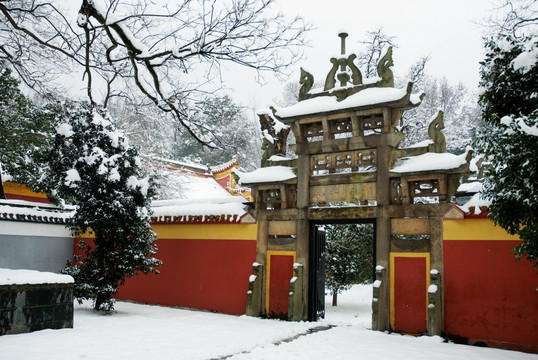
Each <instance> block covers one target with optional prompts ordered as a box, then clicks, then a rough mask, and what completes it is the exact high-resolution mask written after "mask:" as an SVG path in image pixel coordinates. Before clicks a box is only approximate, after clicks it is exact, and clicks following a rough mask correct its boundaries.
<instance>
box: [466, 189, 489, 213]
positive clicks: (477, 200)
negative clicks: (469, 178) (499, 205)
mask: <svg viewBox="0 0 538 360" xmlns="http://www.w3.org/2000/svg"><path fill="white" fill-rule="evenodd" d="M490 205H491V200H487V199H484V198H482V197H481V196H480V193H476V194H474V195H473V197H472V198H471V199H470V200H469V201H467V202H466V203H465V204H463V205H460V206H459V208H460V209H461V210H462V211H463V212H464V213H466V214H471V213H472V215H480V214H481V213H482V212H487V209H488V208H489V206H490Z"/></svg>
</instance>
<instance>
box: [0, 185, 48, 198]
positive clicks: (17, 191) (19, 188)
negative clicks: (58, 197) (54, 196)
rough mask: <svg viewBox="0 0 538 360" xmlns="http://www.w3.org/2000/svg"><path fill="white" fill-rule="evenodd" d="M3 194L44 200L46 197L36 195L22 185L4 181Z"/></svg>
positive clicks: (44, 195)
mask: <svg viewBox="0 0 538 360" xmlns="http://www.w3.org/2000/svg"><path fill="white" fill-rule="evenodd" d="M4 193H6V194H8V195H20V196H29V197H35V198H40V199H46V198H47V195H46V194H44V193H36V192H34V191H32V190H31V189H30V188H28V187H27V186H26V185H22V184H19V183H16V182H13V181H6V182H5V183H4Z"/></svg>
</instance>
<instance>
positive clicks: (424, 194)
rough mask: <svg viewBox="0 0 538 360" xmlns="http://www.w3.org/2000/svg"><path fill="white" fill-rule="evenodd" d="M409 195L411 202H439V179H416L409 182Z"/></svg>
mask: <svg viewBox="0 0 538 360" xmlns="http://www.w3.org/2000/svg"><path fill="white" fill-rule="evenodd" d="M409 195H410V197H411V198H412V199H413V204H437V203H439V180H437V179H432V180H416V181H410V182H409Z"/></svg>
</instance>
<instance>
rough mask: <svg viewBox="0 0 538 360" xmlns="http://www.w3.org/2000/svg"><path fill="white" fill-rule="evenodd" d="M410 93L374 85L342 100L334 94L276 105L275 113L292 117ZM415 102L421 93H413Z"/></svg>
mask: <svg viewBox="0 0 538 360" xmlns="http://www.w3.org/2000/svg"><path fill="white" fill-rule="evenodd" d="M407 95H408V93H407V89H406V88H402V89H395V88H391V87H373V88H368V89H364V90H362V91H360V92H358V93H356V94H353V95H351V96H348V97H347V98H346V99H344V100H342V101H338V99H337V98H336V97H333V96H320V97H315V98H311V99H306V100H303V101H300V102H298V103H297V104H295V105H292V106H290V107H285V108H284V107H275V110H276V112H275V115H276V116H277V117H280V118H290V117H296V116H302V115H311V114H317V113H322V112H331V111H337V110H344V109H351V108H358V107H361V106H368V105H374V104H384V103H389V102H393V101H398V100H402V99H403V98H405V97H406V96H407ZM410 100H411V102H412V103H413V104H419V103H420V101H421V100H420V94H413V95H411V97H410Z"/></svg>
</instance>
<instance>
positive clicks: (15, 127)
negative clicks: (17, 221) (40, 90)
mask: <svg viewBox="0 0 538 360" xmlns="http://www.w3.org/2000/svg"><path fill="white" fill-rule="evenodd" d="M56 114H57V111H56V109H55V103H54V102H48V103H46V104H45V105H44V106H43V107H37V106H35V105H34V104H33V103H32V101H30V99H28V97H27V96H25V95H24V94H23V93H22V92H21V90H20V88H19V81H18V80H17V79H16V78H15V77H13V75H12V72H11V69H10V68H9V67H7V66H6V64H5V63H4V62H3V61H0V164H1V167H2V168H3V170H4V171H6V172H7V173H9V174H10V175H11V176H13V177H14V178H15V179H16V180H18V181H20V182H22V183H27V182H28V181H30V178H33V177H34V174H36V173H37V172H38V171H39V159H38V152H39V150H40V149H41V148H43V147H47V146H48V145H47V144H48V143H49V141H50V135H51V133H52V131H53V129H52V125H53V122H54V118H55V115H56ZM0 180H1V174H0ZM1 188H2V186H1V182H0V198H2V197H3V194H2V190H1Z"/></svg>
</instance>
